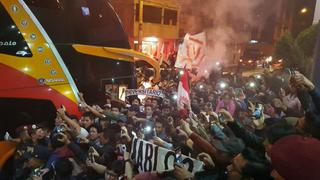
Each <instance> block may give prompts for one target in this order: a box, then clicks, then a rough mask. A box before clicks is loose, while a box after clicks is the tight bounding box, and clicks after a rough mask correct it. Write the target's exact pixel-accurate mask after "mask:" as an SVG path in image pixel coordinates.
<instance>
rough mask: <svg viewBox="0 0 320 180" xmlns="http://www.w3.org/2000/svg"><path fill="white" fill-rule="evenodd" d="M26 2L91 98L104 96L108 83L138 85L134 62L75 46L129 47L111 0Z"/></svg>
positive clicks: (82, 88)
mask: <svg viewBox="0 0 320 180" xmlns="http://www.w3.org/2000/svg"><path fill="white" fill-rule="evenodd" d="M25 3H26V4H27V5H28V7H29V8H30V10H31V11H32V13H33V14H34V15H35V16H36V18H37V19H38V21H39V22H40V24H41V25H42V27H43V28H44V30H45V31H46V32H47V34H48V36H49V37H50V39H51V40H52V42H53V43H54V45H55V47H56V49H57V50H58V52H59V54H60V55H61V57H62V59H63V61H64V63H65V64H66V66H67V68H68V70H69V72H70V74H71V75H72V77H73V79H74V81H75V83H76V85H77V87H78V89H79V91H81V92H83V93H84V94H87V96H86V97H87V98H86V99H87V100H88V101H89V102H90V101H91V102H93V101H96V100H97V99H101V98H100V97H101V96H103V95H104V94H105V87H106V85H107V84H126V85H128V87H133V86H135V85H134V76H133V75H134V64H133V63H130V62H123V61H122V62H120V61H118V60H114V59H107V58H102V57H97V56H92V55H86V54H82V53H79V52H77V51H76V50H75V49H74V48H73V47H72V45H73V44H82V45H92V46H104V47H117V48H127V49H129V48H130V45H129V42H128V38H127V35H126V33H125V32H124V30H123V27H122V24H121V21H120V19H119V18H118V16H117V14H116V13H115V11H114V9H113V7H112V6H111V4H110V3H109V1H108V0H25ZM98 95H100V97H99V96H98Z"/></svg>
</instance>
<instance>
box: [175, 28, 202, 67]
mask: <svg viewBox="0 0 320 180" xmlns="http://www.w3.org/2000/svg"><path fill="white" fill-rule="evenodd" d="M206 46H207V45H206V33H205V32H202V33H199V34H195V35H190V34H186V35H185V37H184V40H183V43H182V44H181V45H180V46H179V49H178V55H177V60H176V64H175V67H176V68H184V67H186V68H187V69H192V68H199V66H200V65H201V64H202V63H203V61H204V60H205V58H206Z"/></svg>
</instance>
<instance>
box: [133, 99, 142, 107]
mask: <svg viewBox="0 0 320 180" xmlns="http://www.w3.org/2000/svg"><path fill="white" fill-rule="evenodd" d="M131 104H132V105H134V104H135V105H137V106H140V99H139V98H134V99H133V100H132V103H131Z"/></svg>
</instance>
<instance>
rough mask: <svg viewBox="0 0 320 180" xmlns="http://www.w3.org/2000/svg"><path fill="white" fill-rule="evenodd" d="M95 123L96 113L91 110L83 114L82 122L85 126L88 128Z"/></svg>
mask: <svg viewBox="0 0 320 180" xmlns="http://www.w3.org/2000/svg"><path fill="white" fill-rule="evenodd" d="M93 123H94V115H93V114H92V113H90V112H86V113H84V114H83V115H82V124H83V127H84V128H88V127H89V126H91V125H93Z"/></svg>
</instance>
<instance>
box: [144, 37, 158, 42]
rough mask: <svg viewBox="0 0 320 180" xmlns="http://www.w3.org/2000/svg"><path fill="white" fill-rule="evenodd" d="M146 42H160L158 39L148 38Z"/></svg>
mask: <svg viewBox="0 0 320 180" xmlns="http://www.w3.org/2000/svg"><path fill="white" fill-rule="evenodd" d="M145 41H147V42H158V38H156V37H146V38H145Z"/></svg>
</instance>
